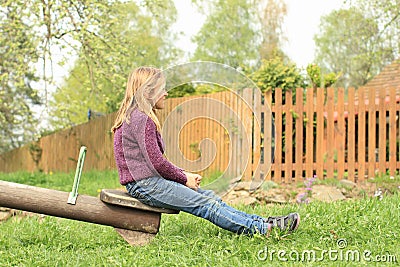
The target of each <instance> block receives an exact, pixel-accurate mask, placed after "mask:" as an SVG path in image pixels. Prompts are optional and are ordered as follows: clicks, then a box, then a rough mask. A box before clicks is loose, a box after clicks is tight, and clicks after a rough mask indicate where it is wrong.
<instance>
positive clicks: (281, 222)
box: [266, 212, 300, 232]
mask: <svg viewBox="0 0 400 267" xmlns="http://www.w3.org/2000/svg"><path fill="white" fill-rule="evenodd" d="M266 221H267V223H268V224H269V227H268V228H269V229H270V228H274V227H278V228H279V229H281V230H282V231H288V232H293V231H294V230H296V229H297V228H298V227H299V224H300V215H299V214H298V213H297V212H295V213H289V214H288V215H286V216H275V217H268V219H267V220H266Z"/></svg>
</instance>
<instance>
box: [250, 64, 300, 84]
mask: <svg viewBox="0 0 400 267" xmlns="http://www.w3.org/2000/svg"><path fill="white" fill-rule="evenodd" d="M250 78H251V79H252V80H253V81H254V82H255V83H256V84H257V86H258V87H259V88H260V89H261V91H262V92H265V91H268V90H273V91H274V90H275V88H281V89H282V90H283V91H286V90H292V89H296V88H302V87H305V81H304V77H303V76H302V75H301V74H300V70H299V69H298V68H297V67H296V65H295V64H293V63H287V64H285V63H284V62H283V60H282V59H281V58H279V57H275V58H273V59H270V60H263V63H262V65H261V67H260V68H259V69H258V70H256V71H255V72H254V73H252V74H251V75H250Z"/></svg>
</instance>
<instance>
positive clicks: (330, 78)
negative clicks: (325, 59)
mask: <svg viewBox="0 0 400 267" xmlns="http://www.w3.org/2000/svg"><path fill="white" fill-rule="evenodd" d="M306 70H307V74H308V78H309V79H310V80H311V84H312V86H313V88H320V87H321V79H322V80H323V87H324V88H327V87H330V86H332V85H333V84H334V83H336V81H337V80H338V78H339V77H340V75H341V74H336V73H333V72H331V73H327V74H324V75H322V77H321V68H320V67H319V66H318V65H316V64H309V65H308V66H307V68H306Z"/></svg>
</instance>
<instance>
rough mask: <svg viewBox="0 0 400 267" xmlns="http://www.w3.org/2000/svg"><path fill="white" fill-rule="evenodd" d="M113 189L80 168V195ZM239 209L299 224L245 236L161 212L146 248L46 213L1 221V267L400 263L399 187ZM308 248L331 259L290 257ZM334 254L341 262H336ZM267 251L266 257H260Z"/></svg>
mask: <svg viewBox="0 0 400 267" xmlns="http://www.w3.org/2000/svg"><path fill="white" fill-rule="evenodd" d="M0 179H1V180H8V181H14V182H20V183H26V184H30V185H36V186H41V187H47V188H54V189H58V190H65V191H70V190H71V186H72V181H73V174H53V175H45V174H27V173H18V174H7V175H3V174H0ZM116 187H119V185H118V181H117V174H116V172H89V173H83V175H82V180H81V186H80V188H79V192H80V193H81V194H89V195H97V194H98V190H99V189H101V188H116ZM238 208H240V209H242V210H244V211H247V212H249V213H257V214H260V215H263V216H268V215H276V214H285V213H288V212H291V211H298V212H299V213H300V215H301V217H302V222H301V225H300V227H299V229H298V230H297V231H296V232H295V233H293V234H291V235H284V234H282V233H278V232H273V233H272V234H271V236H270V237H269V238H266V237H263V236H258V235H256V236H254V237H247V236H239V235H236V234H232V233H230V232H227V231H225V230H222V229H219V228H218V227H216V226H214V225H213V224H211V223H209V222H208V221H206V220H203V219H200V218H197V217H194V216H191V215H188V214H185V213H182V212H181V213H180V214H179V215H163V217H162V224H161V228H160V232H159V233H158V235H157V236H156V238H155V239H154V240H153V242H152V243H151V244H150V245H148V246H143V247H131V246H129V245H128V244H127V243H125V241H124V240H123V239H122V238H121V237H119V235H118V234H117V233H116V232H115V231H114V229H113V228H111V227H107V226H101V225H95V224H90V223H84V222H79V221H73V220H68V219H60V218H56V217H50V216H46V217H44V218H39V217H36V216H34V217H18V216H17V217H13V218H12V219H9V220H8V221H5V222H2V223H0V266H280V265H284V266H291V265H294V264H296V265H297V264H299V265H300V266H310V265H312V266H321V265H324V266H348V265H350V266H360V265H370V264H371V262H366V261H364V260H363V257H362V255H363V252H364V251H365V250H368V251H370V252H371V258H372V256H376V255H389V254H390V255H395V256H396V257H397V263H396V264H398V263H399V261H400V253H399V252H398V251H399V249H398V244H399V241H398V240H399V238H400V230H399V229H400V221H399V217H400V212H399V209H400V197H399V193H398V192H396V193H394V195H388V196H385V197H384V198H383V199H382V200H378V199H377V198H363V199H358V200H351V201H346V202H335V203H322V202H312V203H310V204H309V205H302V206H298V205H294V204H287V205H275V206H263V205H256V206H240V207H238ZM340 239H345V240H346V241H347V247H345V248H344V249H339V248H338V245H337V242H338V240H340ZM280 250H282V251H286V258H288V261H281V260H279V258H278V255H277V253H278V251H280ZM311 250H312V251H315V253H316V257H317V258H319V257H321V253H322V251H323V250H326V251H329V250H330V251H331V253H333V254H332V255H331V257H332V260H330V258H329V255H328V254H327V253H325V257H324V260H323V261H322V262H320V261H318V262H310V261H305V262H299V261H293V260H290V259H289V255H288V254H289V253H291V255H292V256H295V255H296V252H297V253H299V254H300V255H301V254H302V253H306V254H305V255H307V251H311ZM335 250H337V251H338V254H335V252H334V251H335ZM349 250H351V251H355V250H357V251H359V252H360V257H361V261H360V262H355V261H352V260H347V261H346V259H345V254H346V251H349ZM273 251H275V252H274V253H273ZM305 251H306V252H305ZM264 252H267V253H266V254H265V253H264ZM271 253H272V254H271ZM281 253H283V252H281ZM340 253H342V255H343V257H342V258H343V260H340ZM396 253H397V255H396ZM258 255H259V257H258ZM335 255H337V256H338V257H339V258H338V259H337V260H336V261H335V260H333V259H334V256H335ZM265 256H267V259H265V260H264V258H265ZM271 258H272V259H271ZM374 264H375V265H379V264H378V263H374ZM374 264H373V265H374ZM392 265H395V264H392Z"/></svg>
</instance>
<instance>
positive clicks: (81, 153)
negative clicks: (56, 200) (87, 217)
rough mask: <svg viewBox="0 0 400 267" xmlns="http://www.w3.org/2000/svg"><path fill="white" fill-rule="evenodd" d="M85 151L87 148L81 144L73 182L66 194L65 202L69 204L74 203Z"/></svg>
mask: <svg viewBox="0 0 400 267" xmlns="http://www.w3.org/2000/svg"><path fill="white" fill-rule="evenodd" d="M86 151H87V148H86V147H85V146H81V149H80V151H79V158H78V163H77V165H76V171H75V178H74V184H73V185H72V191H71V192H70V193H69V195H68V202H67V203H68V204H71V205H75V204H76V198H77V197H78V187H79V181H80V179H81V175H82V169H83V163H84V162H85V156H86Z"/></svg>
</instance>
